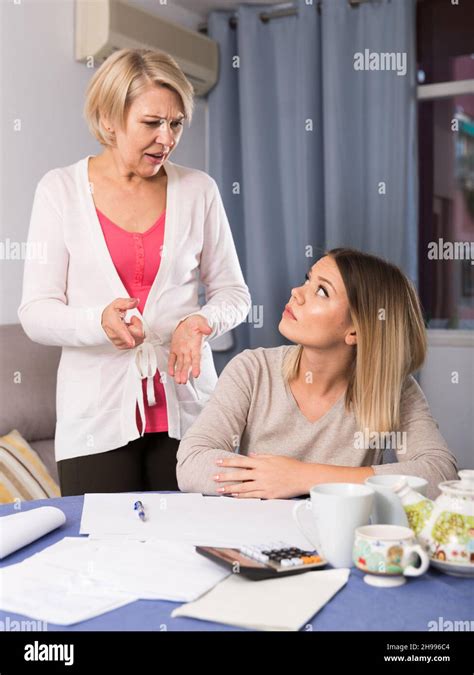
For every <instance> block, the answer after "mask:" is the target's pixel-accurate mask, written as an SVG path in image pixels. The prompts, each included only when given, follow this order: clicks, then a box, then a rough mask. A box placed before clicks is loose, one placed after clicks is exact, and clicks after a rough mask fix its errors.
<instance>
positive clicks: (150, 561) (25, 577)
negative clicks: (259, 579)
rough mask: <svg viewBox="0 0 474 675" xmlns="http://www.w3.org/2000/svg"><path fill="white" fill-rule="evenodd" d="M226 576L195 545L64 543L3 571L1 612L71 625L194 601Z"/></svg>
mask: <svg viewBox="0 0 474 675" xmlns="http://www.w3.org/2000/svg"><path fill="white" fill-rule="evenodd" d="M228 575H229V571H228V570H226V569H224V568H222V567H220V566H219V565H217V564H216V563H214V562H212V561H211V560H208V559H207V558H204V557H203V556H201V555H199V554H198V553H196V552H195V550H194V547H193V546H192V545H191V544H186V543H179V542H176V541H174V542H165V541H152V540H150V541H146V542H140V541H135V540H130V539H122V538H119V537H115V538H113V539H111V538H108V539H104V540H97V539H90V538H87V537H65V538H64V539H62V540H61V541H59V542H57V543H56V544H53V545H52V546H49V547H48V548H46V549H44V550H43V551H41V552H40V553H37V554H36V555H33V556H32V557H31V558H28V559H27V560H25V561H23V562H21V563H18V564H16V565H10V566H9V567H5V568H2V569H0V589H1V590H0V609H2V610H4V611H10V612H16V613H18V614H24V615H26V616H30V617H32V618H35V619H40V620H43V621H47V622H49V623H56V624H61V625H70V624H73V623H77V622H78V621H84V620H86V619H90V618H92V617H94V616H98V615H99V614H103V613H104V612H108V611H110V610H112V609H116V608H117V607H121V606H123V605H125V604H128V603H130V602H134V601H135V600H138V599H144V600H157V599H161V600H171V601H175V602H188V601H191V600H195V599H196V598H198V597H199V596H200V595H202V594H203V593H205V592H207V591H208V590H209V589H211V588H212V587H213V586H215V585H216V584H217V583H219V581H221V580H222V579H224V578H225V577H226V576H228Z"/></svg>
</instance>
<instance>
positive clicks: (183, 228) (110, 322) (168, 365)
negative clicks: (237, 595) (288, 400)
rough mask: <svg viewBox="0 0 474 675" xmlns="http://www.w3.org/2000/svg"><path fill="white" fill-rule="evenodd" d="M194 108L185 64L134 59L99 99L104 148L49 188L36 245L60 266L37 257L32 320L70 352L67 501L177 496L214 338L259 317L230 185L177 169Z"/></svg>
mask: <svg viewBox="0 0 474 675" xmlns="http://www.w3.org/2000/svg"><path fill="white" fill-rule="evenodd" d="M192 109H193V98H192V86H191V84H190V83H189V81H188V80H187V79H186V77H185V76H184V74H183V72H182V71H181V69H180V68H179V66H178V65H177V63H176V62H175V61H174V60H173V59H172V58H171V57H170V56H168V55H167V54H164V53H162V52H156V51H151V50H120V51H118V52H116V53H114V54H113V55H112V56H110V57H109V58H108V59H107V60H106V61H105V62H104V64H103V65H102V66H101V67H100V68H99V69H98V71H97V72H96V73H95V75H94V76H93V78H92V80H91V82H90V84H89V86H88V90H87V93H86V104H85V109H84V110H85V117H86V120H87V122H88V125H89V129H90V130H91V132H92V134H93V135H94V136H95V138H97V140H98V141H99V142H100V143H101V144H102V145H103V146H104V150H103V152H102V153H101V154H100V155H97V156H90V155H89V156H87V157H85V158H83V159H81V160H79V161H78V162H77V163H75V164H72V165H70V166H66V167H61V168H57V169H53V170H51V171H49V172H48V173H46V174H45V175H44V176H43V178H42V179H41V180H40V182H39V184H38V186H37V189H36V192H35V198H34V203H33V209H32V214H31V221H30V230H29V241H42V242H46V246H47V261H46V264H41V261H36V260H27V261H26V262H25V270H24V282H23V297H22V302H21V305H20V307H19V310H18V316H19V318H20V321H21V323H22V325H23V328H24V330H25V332H26V333H27V335H28V336H29V337H30V338H31V339H32V340H34V341H36V342H39V343H42V344H46V345H59V346H61V347H62V356H61V361H60V364H59V369H58V382H57V399H56V400H57V424H56V434H55V453H56V460H57V462H58V472H59V477H60V483H61V491H62V494H63V495H71V494H83V493H84V492H122V491H134V490H147V489H149V490H161V489H164V490H173V489H177V482H176V452H177V448H178V445H179V439H180V438H181V437H182V436H183V434H184V433H185V431H186V430H187V428H188V427H189V426H190V425H191V424H192V423H193V421H194V420H195V418H196V417H197V415H198V414H199V413H200V411H201V409H202V408H203V406H204V404H205V402H206V401H207V400H208V399H209V397H210V395H211V393H212V391H213V389H214V386H215V384H216V382H217V375H216V371H215V368H214V364H213V359H212V352H211V349H210V345H209V343H208V340H209V339H210V338H212V337H215V336H218V335H221V334H222V333H224V332H226V331H228V330H230V329H232V328H234V327H235V326H236V325H238V324H239V323H240V322H241V321H243V320H244V318H245V316H246V315H247V313H248V311H249V308H250V296H249V292H248V288H247V286H246V284H245V282H244V279H243V276H242V272H241V269H240V266H239V262H238V258H237V254H236V251H235V246H234V242H233V239H232V234H231V231H230V228H229V224H228V221H227V218H226V214H225V211H224V207H223V204H222V200H221V197H220V194H219V191H218V188H217V185H216V183H215V181H214V180H213V179H212V178H211V177H210V176H208V175H207V174H206V173H204V172H202V171H198V170H195V169H190V168H187V167H184V166H180V165H178V164H174V163H172V162H170V161H169V157H170V154H171V153H172V151H173V150H174V149H175V148H176V146H177V144H178V142H179V140H180V137H181V134H182V131H183V123H184V121H185V120H187V121H188V122H190V120H191V117H192ZM199 278H200V279H201V281H202V283H203V284H204V286H205V289H206V303H205V304H204V306H202V307H201V306H200V305H199V303H198V284H199ZM190 370H191V372H190Z"/></svg>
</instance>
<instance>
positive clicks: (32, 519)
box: [0, 506, 66, 559]
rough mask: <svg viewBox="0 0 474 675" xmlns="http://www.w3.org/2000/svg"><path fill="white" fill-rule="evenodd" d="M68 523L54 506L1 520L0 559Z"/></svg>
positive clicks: (15, 514) (21, 512)
mask: <svg viewBox="0 0 474 675" xmlns="http://www.w3.org/2000/svg"><path fill="white" fill-rule="evenodd" d="M65 522H66V516H65V515H64V513H63V512H62V511H61V510H60V509H57V508H56V507H54V506H40V507H38V508H36V509H31V510H29V511H20V512H19V513H13V514H11V515H9V516H3V517H1V518H0V559H2V558H5V557H6V556H7V555H10V553H13V552H14V551H17V550H18V549H20V548H23V546H26V545H27V544H30V543H31V542H32V541H35V540H36V539H39V538H40V537H42V536H43V535H45V534H47V533H48V532H51V530H55V529H56V528H57V527H60V526H61V525H63V524H64V523H65Z"/></svg>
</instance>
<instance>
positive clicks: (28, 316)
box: [18, 174, 110, 347]
mask: <svg viewBox="0 0 474 675" xmlns="http://www.w3.org/2000/svg"><path fill="white" fill-rule="evenodd" d="M46 175H48V174H46ZM44 181H45V177H44V178H43V179H42V180H41V181H40V182H39V184H38V186H37V188H36V191H35V196H34V200H33V208H32V212H31V219H30V227H29V232H28V244H27V248H31V250H34V249H35V245H38V244H41V245H42V246H44V249H45V259H44V260H40V258H39V256H36V257H30V258H28V257H27V258H26V259H25V267H24V271H23V294H22V299H21V304H20V307H19V308H18V318H19V319H20V322H21V325H22V326H23V329H24V331H25V333H26V334H27V335H28V337H29V338H30V339H31V340H33V341H34V342H39V343H40V344H43V345H56V346H60V347H89V346H94V345H101V344H107V343H110V340H109V338H108V337H107V335H106V333H105V331H104V330H103V328H102V326H101V319H102V312H103V310H104V307H103V306H87V307H86V306H85V307H69V306H68V300H67V295H66V288H67V271H68V263H69V252H68V250H67V247H66V244H65V241H64V233H63V224H62V216H61V213H60V212H59V210H58V209H57V207H56V206H55V205H54V203H53V201H52V200H51V197H50V196H48V192H47V187H46V186H45V185H44Z"/></svg>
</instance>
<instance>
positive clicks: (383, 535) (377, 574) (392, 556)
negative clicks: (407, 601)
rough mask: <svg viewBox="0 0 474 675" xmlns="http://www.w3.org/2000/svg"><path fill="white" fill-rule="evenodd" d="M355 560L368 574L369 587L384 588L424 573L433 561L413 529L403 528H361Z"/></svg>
mask: <svg viewBox="0 0 474 675" xmlns="http://www.w3.org/2000/svg"><path fill="white" fill-rule="evenodd" d="M352 558H353V562H354V565H355V566H356V567H358V568H359V569H360V570H362V571H363V572H367V574H366V575H365V576H364V581H365V582H366V583H367V584H370V585H371V586H384V587H393V586H401V585H402V584H404V583H406V578H405V577H418V576H420V574H424V573H425V572H426V570H427V569H428V566H429V562H430V561H429V558H428V555H427V553H426V551H425V550H424V549H423V548H422V547H421V546H420V545H419V544H418V543H417V541H416V539H415V534H414V532H413V530H410V528H409V527H402V526H400V525H364V526H363V527H358V528H357V529H356V531H355V538H354V548H353V552H352ZM415 563H417V564H415Z"/></svg>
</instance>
